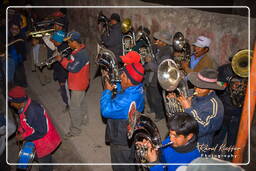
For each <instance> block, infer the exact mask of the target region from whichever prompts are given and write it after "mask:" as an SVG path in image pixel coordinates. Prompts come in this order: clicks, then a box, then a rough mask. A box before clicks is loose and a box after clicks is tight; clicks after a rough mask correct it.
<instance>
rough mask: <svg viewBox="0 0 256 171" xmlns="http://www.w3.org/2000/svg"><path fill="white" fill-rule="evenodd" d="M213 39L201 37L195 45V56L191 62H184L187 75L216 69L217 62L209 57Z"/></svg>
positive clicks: (183, 65)
mask: <svg viewBox="0 0 256 171" xmlns="http://www.w3.org/2000/svg"><path fill="white" fill-rule="evenodd" d="M210 44H211V39H209V38H208V37H205V36H199V37H198V38H197V40H196V42H194V43H193V44H192V45H193V51H194V53H193V55H192V56H191V58H190V62H187V61H183V62H182V69H183V70H184V71H185V72H186V73H190V72H199V71H201V70H202V69H204V68H212V69H216V66H215V62H214V61H213V60H212V59H211V58H210V57H209V56H208V52H209V49H210Z"/></svg>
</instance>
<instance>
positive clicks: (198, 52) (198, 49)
mask: <svg viewBox="0 0 256 171" xmlns="http://www.w3.org/2000/svg"><path fill="white" fill-rule="evenodd" d="M193 51H194V54H195V56H196V57H200V56H202V55H204V54H206V53H207V52H208V48H201V47H198V46H193Z"/></svg>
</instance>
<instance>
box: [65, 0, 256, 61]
mask: <svg viewBox="0 0 256 171" xmlns="http://www.w3.org/2000/svg"><path fill="white" fill-rule="evenodd" d="M135 2H137V5H147V6H151V8H146V7H140V8H138V7H135V6H134V7H117V6H116V7H115V8H113V7H112V8H106V6H105V7H102V8H95V7H94V8H75V9H74V8H72V9H69V10H68V14H69V19H70V25H69V28H70V30H73V29H74V30H77V31H79V32H81V33H82V35H83V36H84V38H85V42H86V43H87V44H88V46H93V47H94V46H95V42H96V37H97V35H98V33H97V15H98V13H99V11H103V13H104V14H105V15H106V16H107V17H109V16H110V15H111V13H113V12H117V13H119V14H120V16H121V18H122V19H124V18H131V20H132V23H133V26H134V27H135V28H138V27H139V26H140V25H143V26H145V27H148V28H149V29H150V30H151V32H152V33H154V32H156V31H159V30H164V31H169V32H170V33H172V34H174V33H175V32H177V31H180V32H182V33H183V34H184V36H185V37H186V38H187V39H188V40H189V41H190V43H193V42H194V41H195V40H196V38H197V37H198V36H199V35H204V36H207V37H209V38H211V39H212V44H211V46H210V52H209V53H210V56H211V57H212V58H214V59H215V61H216V62H217V63H218V64H219V65H220V64H224V63H227V62H228V60H227V59H228V57H229V56H231V55H232V54H234V53H235V52H236V51H237V50H239V49H244V48H248V18H247V17H241V16H236V15H226V14H218V13H211V12H205V11H200V10H195V9H189V8H159V7H157V8H156V7H152V5H157V4H149V3H144V2H140V1H135ZM65 5H71V2H70V1H65ZM72 5H74V4H73V3H72ZM76 5H89V6H90V5H114V6H115V5H130V4H129V3H128V1H126V0H125V1H122V3H117V2H116V1H114V0H112V1H108V3H106V1H98V2H97V3H96V2H93V1H86V2H85V1H77V2H76ZM133 5H136V3H134V2H133ZM255 25H256V21H255V19H251V28H253V26H255ZM255 35H256V30H255V29H254V30H253V29H252V30H251V43H250V45H251V47H252V44H253V43H252V42H253V41H254V40H255ZM92 53H93V54H94V52H92Z"/></svg>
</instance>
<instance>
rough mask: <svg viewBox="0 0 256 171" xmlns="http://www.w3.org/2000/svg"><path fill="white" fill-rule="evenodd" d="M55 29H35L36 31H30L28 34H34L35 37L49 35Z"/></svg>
mask: <svg viewBox="0 0 256 171" xmlns="http://www.w3.org/2000/svg"><path fill="white" fill-rule="evenodd" d="M53 31H55V29H49V30H41V31H34V32H30V33H29V34H28V36H32V37H35V38H41V37H44V36H47V35H51V34H50V33H51V32H53Z"/></svg>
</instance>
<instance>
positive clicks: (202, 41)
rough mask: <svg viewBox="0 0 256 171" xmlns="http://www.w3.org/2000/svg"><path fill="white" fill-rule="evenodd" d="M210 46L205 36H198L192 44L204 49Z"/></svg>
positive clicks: (209, 41)
mask: <svg viewBox="0 0 256 171" xmlns="http://www.w3.org/2000/svg"><path fill="white" fill-rule="evenodd" d="M210 44H211V39H209V38H207V37H205V36H199V37H198V38H197V39H196V42H194V43H193V44H192V45H195V46H197V47H201V48H204V47H210Z"/></svg>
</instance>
